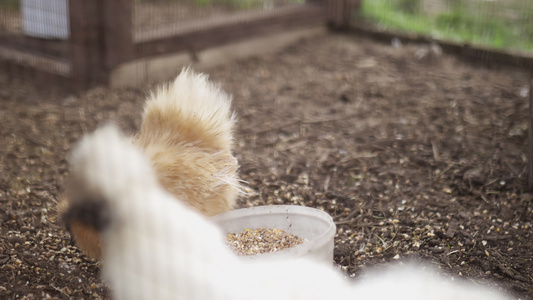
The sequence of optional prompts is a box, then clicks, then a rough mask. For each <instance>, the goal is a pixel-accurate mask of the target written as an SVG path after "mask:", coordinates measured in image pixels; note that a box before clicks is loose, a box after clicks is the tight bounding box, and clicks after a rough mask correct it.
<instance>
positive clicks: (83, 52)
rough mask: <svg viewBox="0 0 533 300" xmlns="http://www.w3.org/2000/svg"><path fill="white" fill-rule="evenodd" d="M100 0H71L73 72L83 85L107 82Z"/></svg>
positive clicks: (71, 55) (76, 79)
mask: <svg viewBox="0 0 533 300" xmlns="http://www.w3.org/2000/svg"><path fill="white" fill-rule="evenodd" d="M101 1H105V0H92V1H86V0H70V1H69V21H70V39H69V40H70V60H71V64H72V74H71V76H72V77H73V78H74V80H75V82H77V83H78V84H79V85H80V88H82V87H86V86H89V85H92V84H95V83H101V82H105V74H104V72H103V69H104V61H103V51H102V41H101V39H100V37H101V33H100V30H101V26H100V22H101V17H102V14H101Z"/></svg>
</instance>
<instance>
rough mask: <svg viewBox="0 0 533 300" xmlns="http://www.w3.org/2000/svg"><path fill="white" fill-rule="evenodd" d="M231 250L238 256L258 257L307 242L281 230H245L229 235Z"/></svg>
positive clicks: (227, 238) (228, 240) (228, 241)
mask: <svg viewBox="0 0 533 300" xmlns="http://www.w3.org/2000/svg"><path fill="white" fill-rule="evenodd" d="M226 240H227V243H228V244H229V245H230V248H231V249H232V250H233V251H234V252H235V253H237V254H238V255H257V254H261V253H268V252H275V251H280V250H283V249H286V248H290V247H293V246H296V245H299V244H302V243H303V242H304V241H305V240H304V239H302V238H300V237H297V236H295V235H292V234H290V233H288V232H286V231H283V230H281V229H272V228H257V229H245V230H244V231H242V232H240V233H229V234H228V235H227V237H226Z"/></svg>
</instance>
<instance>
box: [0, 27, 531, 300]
mask: <svg viewBox="0 0 533 300" xmlns="http://www.w3.org/2000/svg"><path fill="white" fill-rule="evenodd" d="M209 74H210V76H211V78H212V79H213V80H215V81H216V82H219V83H220V84H221V85H222V86H223V88H224V89H225V90H227V91H228V92H230V93H232V94H233V95H234V109H235V110H236V112H237V115H238V118H239V121H238V124H237V130H236V142H237V143H236V144H237V146H236V149H235V154H236V156H237V158H238V159H239V161H240V163H241V176H242V179H244V180H246V181H247V182H248V185H249V187H250V193H249V195H248V196H246V197H243V199H241V202H240V206H241V207H245V206H255V205H268V204H294V205H306V206H312V207H318V208H321V209H324V210H325V211H327V212H328V213H329V214H331V216H332V217H333V218H334V220H335V221H336V224H337V228H338V232H337V235H336V238H335V263H336V264H337V265H338V266H340V267H339V268H340V269H341V270H342V271H343V272H345V273H346V274H347V276H351V277H358V276H360V275H361V273H362V271H363V270H365V269H368V268H369V267H371V266H376V265H383V264H389V263H395V262H397V261H409V260H418V261H419V260H422V261H425V262H427V263H428V264H431V265H433V266H436V267H437V268H440V269H441V270H442V271H443V272H446V273H448V274H450V275H452V276H454V277H455V278H457V279H459V278H461V277H463V278H468V280H469V281H474V282H483V283H487V282H488V283H489V284H490V285H491V286H493V287H494V288H496V289H501V290H504V291H507V292H509V293H511V294H513V295H514V296H516V297H517V298H518V297H519V298H520V299H533V296H532V295H533V281H532V280H533V261H532V256H533V236H532V233H533V232H532V226H533V224H532V223H533V213H532V208H533V203H532V199H533V196H532V194H528V193H526V192H525V191H524V190H525V187H526V151H527V128H528V119H527V107H528V106H527V92H528V90H527V82H528V77H527V76H526V74H525V73H523V72H521V71H519V70H513V69H504V68H497V69H488V68H486V67H483V66H471V65H468V64H466V63H464V62H461V61H459V60H457V59H456V58H454V57H450V56H447V55H446V54H444V55H439V54H438V51H433V52H432V51H431V49H430V48H429V47H428V46H427V45H402V46H397V47H393V46H391V45H386V44H378V43H375V42H373V41H370V40H366V39H360V38H358V37H356V36H343V35H328V36H321V37H316V38H313V39H309V40H306V41H302V42H300V43H298V44H297V45H294V46H292V47H290V48H289V49H286V50H284V51H283V52H281V53H278V54H275V55H269V56H263V57H260V58H250V59H247V60H244V61H240V62H234V63H230V64H228V65H225V66H221V67H218V68H216V69H212V70H210V71H209ZM0 82H1V83H0V122H1V124H0V145H1V147H0V170H1V171H0V236H1V237H2V238H1V240H0V298H2V299H15V298H18V299H41V298H59V299H66V298H74V299H81V298H83V299H89V298H90V299H105V298H108V290H107V288H106V286H105V285H104V284H103V283H101V281H100V280H99V270H100V265H99V264H98V263H96V262H94V261H91V260H90V259H88V258H86V257H85V256H84V255H82V254H81V253H80V252H79V251H78V250H77V249H76V248H75V247H74V246H72V245H71V244H70V240H69V235H68V234H67V233H66V232H65V231H63V230H62V227H61V226H60V225H59V223H58V221H57V219H56V218H55V215H54V213H53V207H54V202H55V201H56V200H57V198H58V195H59V194H60V193H61V191H62V186H63V182H64V179H65V178H66V175H67V173H68V163H67V161H66V156H67V153H68V151H69V149H71V147H72V145H73V143H75V142H76V141H77V140H78V139H79V138H80V137H81V136H82V135H83V134H84V133H87V132H91V131H92V130H94V129H95V128H96V127H97V126H98V125H99V124H102V123H104V122H107V121H109V120H112V121H115V122H117V123H118V124H120V126H121V127H122V128H123V129H124V130H125V131H126V132H127V133H133V132H134V131H135V130H136V129H137V128H138V126H139V124H140V113H141V108H142V105H143V101H144V99H145V96H146V93H147V92H148V90H149V89H150V88H152V86H149V85H146V86H142V87H138V88H135V89H133V88H132V89H121V90H110V89H106V88H95V89H92V90H89V91H87V92H84V93H81V94H78V95H69V94H65V93H63V92H61V91H56V92H43V91H40V90H36V89H34V88H32V87H31V86H29V85H27V84H23V83H13V82H10V81H9V80H8V79H7V78H6V77H2V78H1V80H0ZM377 292H379V291H377Z"/></svg>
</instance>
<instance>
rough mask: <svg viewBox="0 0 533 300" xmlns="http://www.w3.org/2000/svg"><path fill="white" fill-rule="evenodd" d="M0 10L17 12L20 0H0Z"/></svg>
mask: <svg viewBox="0 0 533 300" xmlns="http://www.w3.org/2000/svg"><path fill="white" fill-rule="evenodd" d="M0 10H4V11H19V10H20V0H0Z"/></svg>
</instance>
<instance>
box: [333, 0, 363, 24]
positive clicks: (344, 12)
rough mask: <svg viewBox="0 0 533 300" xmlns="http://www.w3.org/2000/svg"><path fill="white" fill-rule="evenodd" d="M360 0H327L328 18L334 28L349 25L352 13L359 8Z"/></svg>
mask: <svg viewBox="0 0 533 300" xmlns="http://www.w3.org/2000/svg"><path fill="white" fill-rule="evenodd" d="M361 2H362V0H328V20H329V23H330V25H331V26H333V27H334V28H337V29H340V28H346V27H348V26H349V25H350V20H351V18H352V13H353V12H354V11H355V10H358V9H360V8H361Z"/></svg>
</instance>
